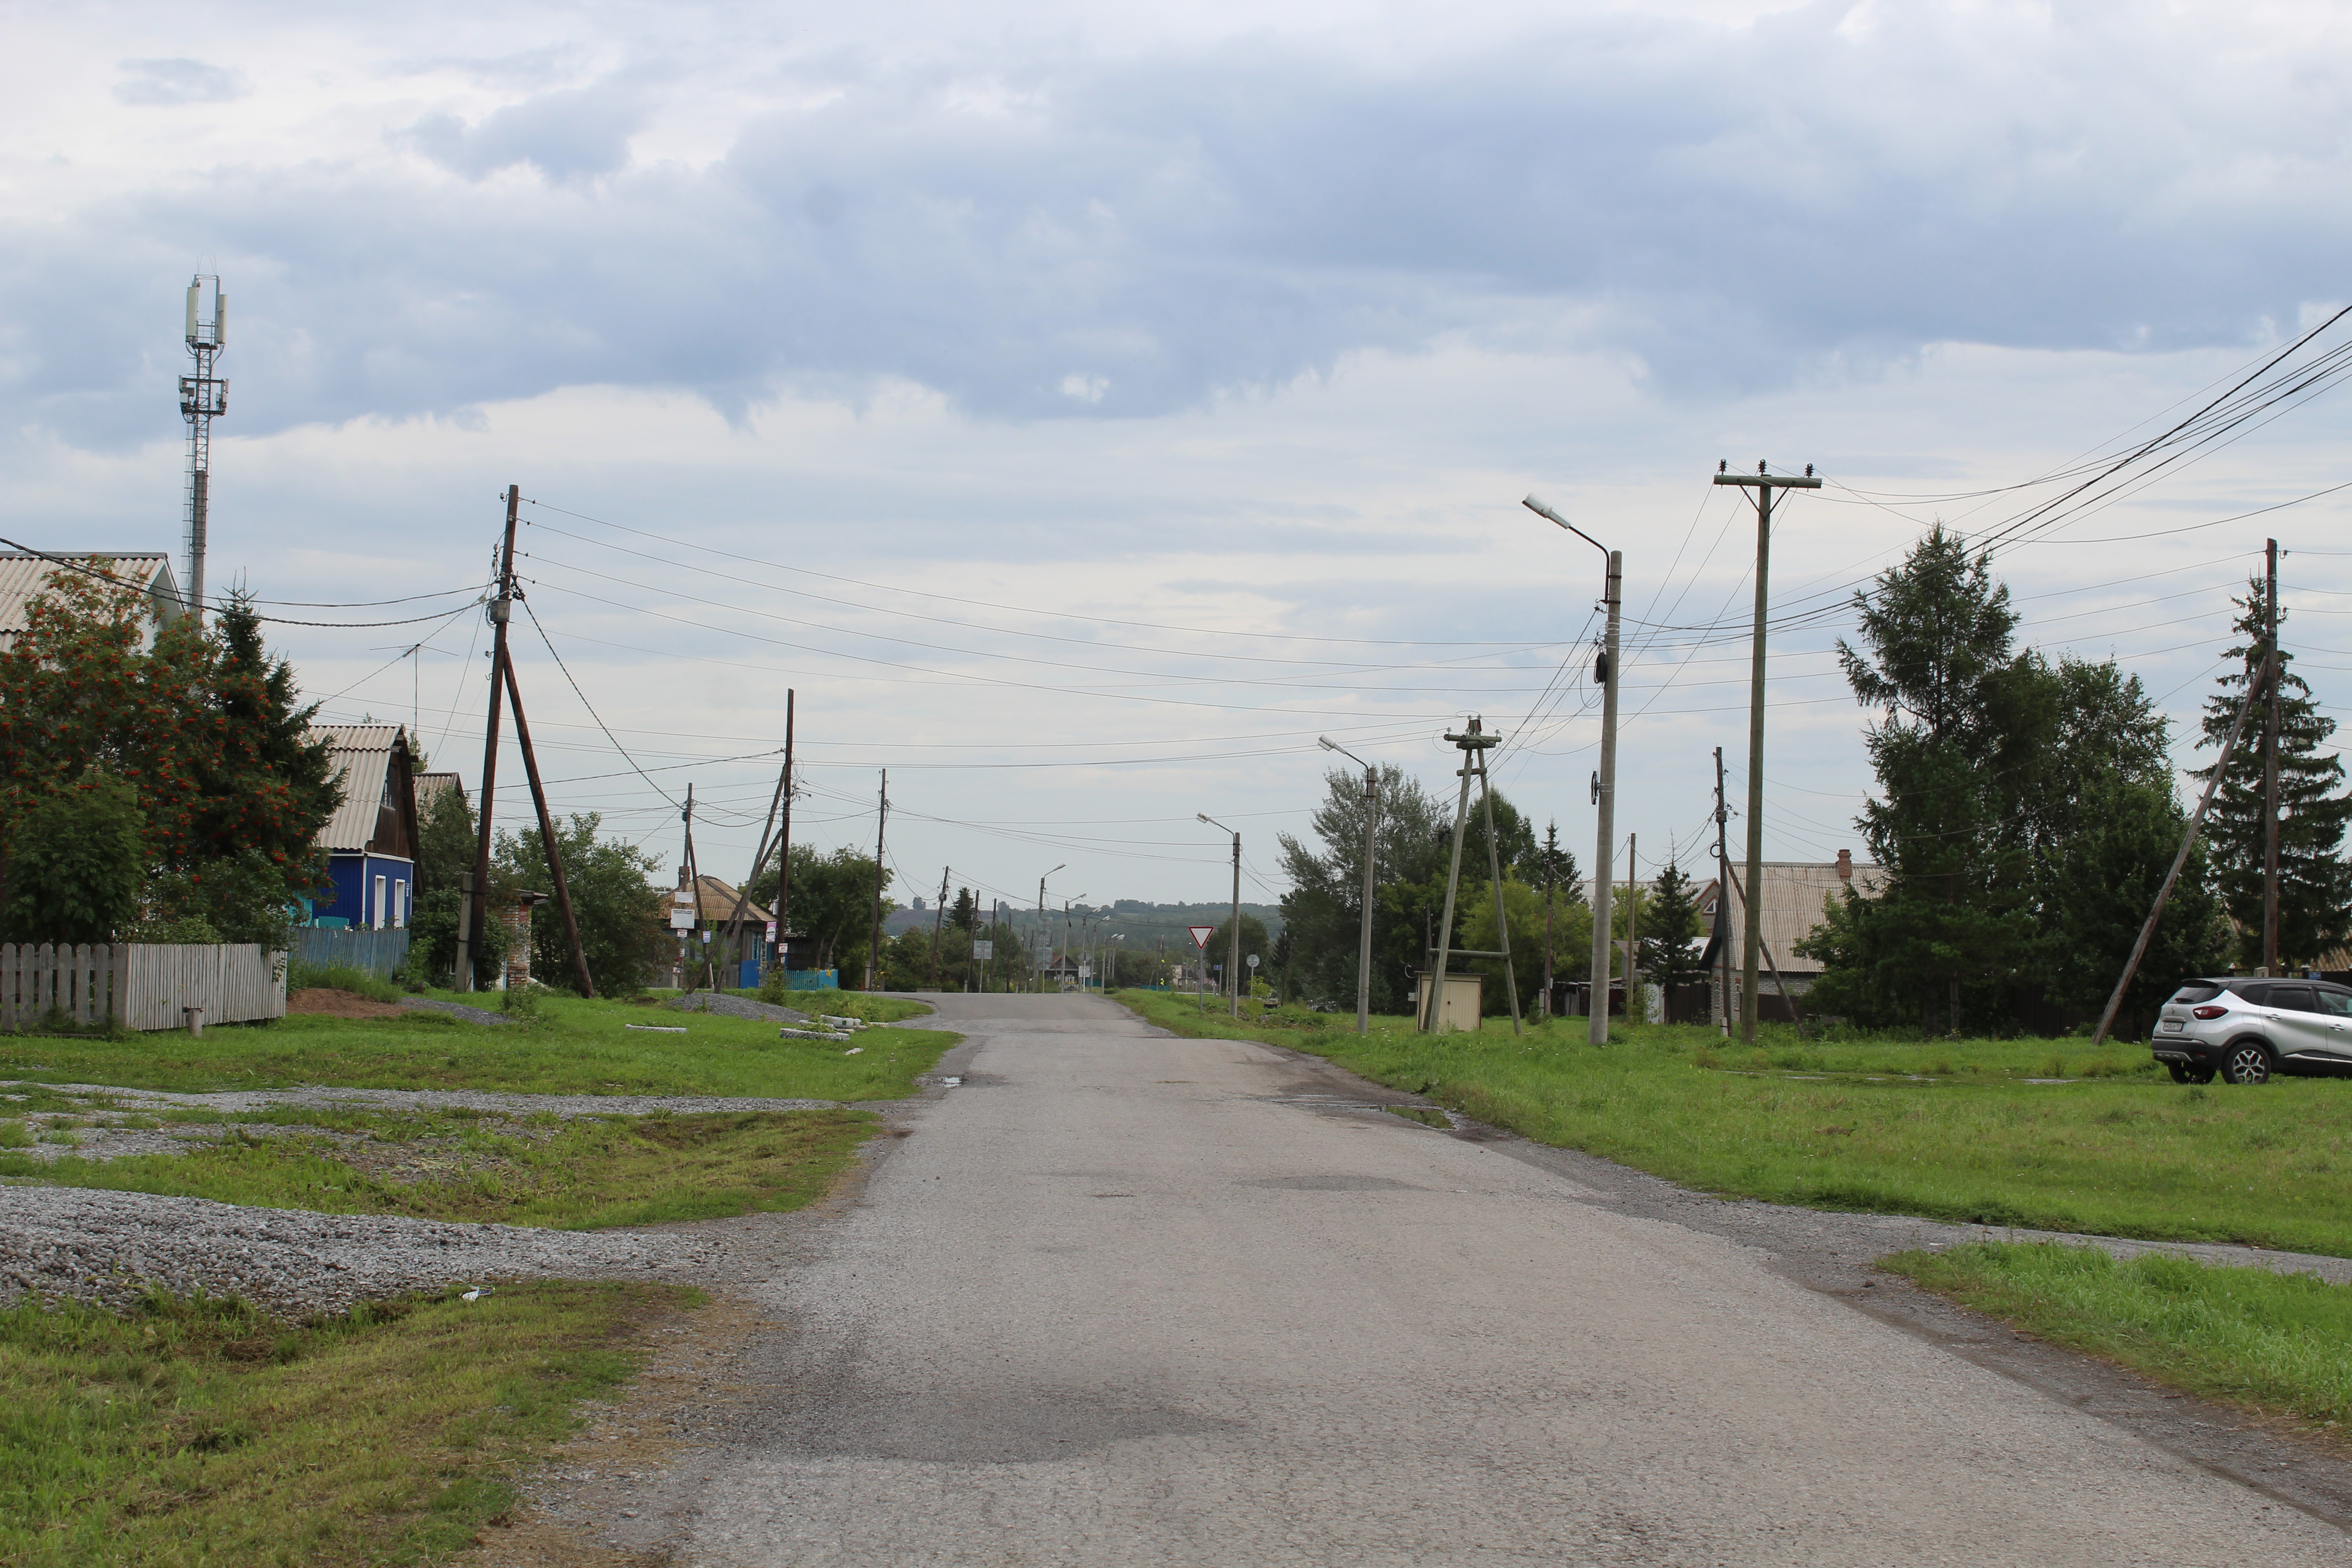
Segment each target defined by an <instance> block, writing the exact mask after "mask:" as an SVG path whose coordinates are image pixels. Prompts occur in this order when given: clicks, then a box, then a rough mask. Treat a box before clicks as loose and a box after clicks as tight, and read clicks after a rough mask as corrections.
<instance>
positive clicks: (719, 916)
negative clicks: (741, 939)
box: [678, 871, 776, 926]
mask: <svg viewBox="0 0 2352 1568" xmlns="http://www.w3.org/2000/svg"><path fill="white" fill-rule="evenodd" d="M685 885H686V884H685V882H684V881H682V880H681V881H680V882H679V883H678V886H680V887H684V886H685ZM696 891H697V892H698V894H699V895H700V898H699V900H698V902H699V904H700V906H701V912H702V920H703V923H704V924H706V925H709V924H712V923H715V922H718V921H725V920H728V919H730V918H731V917H732V916H733V915H734V913H735V895H736V888H735V885H734V884H733V883H731V882H722V881H720V880H719V879H718V878H716V877H714V876H712V875H710V874H709V872H708V871H706V872H704V873H703V874H702V877H701V879H700V883H699V886H698V888H697V889H696ZM743 918H744V920H745V921H749V922H750V923H751V924H753V925H759V926H764V925H766V924H767V923H768V922H769V921H772V920H774V919H775V918H776V917H775V915H774V913H773V912H772V910H769V909H767V908H766V906H764V905H761V904H757V903H753V902H752V901H751V900H749V899H746V900H744V901H743Z"/></svg>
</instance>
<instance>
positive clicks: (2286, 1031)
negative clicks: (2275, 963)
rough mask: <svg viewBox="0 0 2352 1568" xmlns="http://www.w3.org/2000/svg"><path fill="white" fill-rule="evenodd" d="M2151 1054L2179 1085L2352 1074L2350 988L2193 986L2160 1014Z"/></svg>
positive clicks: (2273, 983) (2257, 982)
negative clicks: (2217, 1079)
mask: <svg viewBox="0 0 2352 1568" xmlns="http://www.w3.org/2000/svg"><path fill="white" fill-rule="evenodd" d="M2148 1048H2149V1049H2150V1050H2152V1051H2153V1052H2154V1053H2155V1054H2156V1059H2157V1060H2158V1061H2160V1062H2162V1063H2163V1064H2164V1065H2165V1067H2166V1068H2168V1069H2170V1071H2171V1073H2172V1081H2173V1082H2175V1083H2210V1082H2212V1081H2213V1079H2214V1076H2215V1075H2216V1074H2219V1075H2220V1076H2221V1078H2223V1079H2227V1080H2228V1081H2229V1082H2231V1083H2266V1082H2268V1081H2269V1080H2270V1078H2271V1075H2272V1074H2273V1073H2296V1074H2303V1075H2307V1076H2311V1077H2332V1076H2337V1075H2343V1074H2352V989H2347V988H2346V987H2344V986H2341V985H2336V984H2331V983H2330V982H2328V981H2325V980H2263V979H2249V978H2242V977H2240V976H2236V975H2230V976H2225V977H2223V978H2221V979H2219V980H2192V981H2190V982H2189V983H2188V984H2185V985H2183V986H2182V987H2181V988H2180V989H2179V990H2178V991H2176V992H2174V993H2173V994H2172V999H2171V1000H2170V1001H2168V1002H2167V1003H2166V1004H2165V1005H2164V1006H2163V1008H2162V1009H2161V1010H2160V1011H2159V1012H2158V1016H2157V1021H2156V1032H2155V1034H2154V1035H2152V1036H2151V1037H2149V1039H2148Z"/></svg>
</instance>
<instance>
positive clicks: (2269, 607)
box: [2263, 539, 2281, 974]
mask: <svg viewBox="0 0 2352 1568" xmlns="http://www.w3.org/2000/svg"><path fill="white" fill-rule="evenodd" d="M2263 620H2264V626H2263V658H2265V659H2266V660H2268V661H2269V665H2270V668H2272V669H2273V671H2275V670H2276V669H2277V668H2279V666H2280V662H2281V661H2280V659H2279V635H2278V625H2279V603H2278V541H2277V540H2275V539H2273V540H2269V541H2266V542H2265V543H2264V545H2263ZM2279 685H2280V682H2279V681H2278V680H2277V679H2273V680H2272V681H2271V693H2270V701H2269V703H2268V704H2267V705H2266V706H2265V708H2264V712H2265V713H2266V714H2267V715H2268V722H2266V723H2265V724H2264V725H2263V973H2264V974H2276V973H2278V972H2279V757H2278V754H2279Z"/></svg>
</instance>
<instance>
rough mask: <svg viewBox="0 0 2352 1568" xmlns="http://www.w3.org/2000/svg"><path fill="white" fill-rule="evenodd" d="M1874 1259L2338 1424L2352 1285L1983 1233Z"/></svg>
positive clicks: (1983, 1302)
mask: <svg viewBox="0 0 2352 1568" xmlns="http://www.w3.org/2000/svg"><path fill="white" fill-rule="evenodd" d="M1880 1267H1882V1268H1887V1269H1890V1270H1892V1271H1893V1272H1895V1273H1898V1274H1903V1275H1906V1276H1908V1277H1909V1278H1911V1279H1916V1280H1917V1281H1918V1282H1919V1283H1920V1284H1921V1285H1924V1286H1926V1287H1927V1289H1931V1290H1934V1291H1937V1292H1938V1293H1939V1294H1942V1295H1945V1296H1948V1297H1950V1298H1952V1299H1953V1300H1957V1301H1959V1302H1961V1303H1962V1304H1963V1305H1966V1306H1969V1307H1972V1308H1975V1309H1976V1310H1979V1311H1980V1312H1987V1313H1990V1314H1991V1315H1992V1316H1994V1317H1997V1318H2000V1319H2003V1320H2005V1321H2009V1322H2011V1323H2014V1324H2016V1325H2017V1326H2018V1327H2020V1328H2022V1329H2025V1330H2027V1331H2031V1332H2032V1333H2034V1334H2037V1335H2040V1336H2041V1337H2042V1338H2043V1339H2047V1340H2051V1341H2053V1342H2056V1343H2059V1344H2063V1345H2068V1346H2071V1347H2073V1348H2074V1349H2075V1350H2081V1351H2088V1352H2092V1353H2093V1354H2095V1355H2101V1356H2105V1357H2106V1358H2108V1359H2109V1360H2111V1361H2116V1362H2119V1363H2122V1364H2123V1365H2125V1366H2127V1367H2130V1368H2132V1369H2133V1370H2134V1371H2137V1372H2140V1373H2146V1374H2147V1375H2148V1376H2149V1377H2152V1378H2154V1379H2156V1380H2157V1381H2158V1382H2160V1383H2165V1384H2170V1385H2171V1386H2173V1387H2175V1388H2179V1389H2180V1390H2182V1391H2183V1392H2185V1393H2189V1394H2198V1395H2200V1397H2203V1398H2207V1399H2220V1400H2225V1401H2228V1402H2230V1403H2231V1404H2236V1405H2244V1406H2247V1407H2249V1408H2252V1409H2254V1410H2257V1411H2260V1412H2263V1414H2267V1415H2290V1416H2293V1417H2294V1418H2295V1419H2297V1420H2300V1421H2303V1422H2305V1423H2308V1424H2310V1425H2313V1426H2320V1427H2341V1426H2346V1425H2347V1424H2352V1287H2346V1286H2342V1285H2330V1284H2327V1283H2326V1282H2324V1281H2322V1280H2319V1279H2315V1278H2313V1277H2312V1276H2310V1275H2308V1274H2284V1275H2283V1274H2274V1273H2273V1272H2271V1271H2270V1270H2269V1269H2267V1268H2216V1267H2210V1266H2208V1265H2205V1264H2200V1263H2199V1262H2197V1261H2196V1260H2195V1259H2193V1258H2168V1257H2165V1256H2163V1255H2161V1254H2154V1253H2151V1254H2148V1255H2147V1256H2144V1257H2140V1258H2133V1259H2132V1260H2131V1261H2129V1262H2127V1263H2118V1262H2116V1260H2115V1259H2114V1258H2110V1257H2108V1256H2107V1254H2106V1253H2105V1252H2102V1251H2100V1250H2099V1249H2098V1248H2096V1247H2066V1246H2061V1245H2057V1244H2054V1243H2042V1244H2038V1245H2021V1244H2011V1243H2000V1242H1996V1243H1989V1244H1986V1245H1982V1246H1969V1247H1954V1248H1952V1249H1951V1250H1949V1251H1946V1252H1906V1253H1902V1254H1899V1255H1897V1256H1895V1257H1894V1258H1887V1259H1885V1261H1884V1262H1883V1263H1882V1264H1881V1265H1880Z"/></svg>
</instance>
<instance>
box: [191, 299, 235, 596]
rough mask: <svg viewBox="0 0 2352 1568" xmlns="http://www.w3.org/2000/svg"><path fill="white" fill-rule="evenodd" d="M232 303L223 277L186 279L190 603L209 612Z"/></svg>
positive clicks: (225, 405) (225, 407)
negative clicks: (220, 362) (218, 433)
mask: <svg viewBox="0 0 2352 1568" xmlns="http://www.w3.org/2000/svg"><path fill="white" fill-rule="evenodd" d="M207 283H209V284H211V285H212V296H213V298H212V307H213V309H212V319H211V320H210V321H206V320H205V315H204V303H205V299H204V295H205V284H207ZM227 317H228V303H227V301H226V300H225V299H224V298H223V297H222V294H221V286H220V279H218V278H216V277H214V276H212V275H211V274H209V273H198V274H197V275H196V276H195V277H194V278H193V279H190V280H189V282H188V323H187V326H188V330H187V339H188V354H189V357H190V358H192V359H194V361H195V362H196V373H195V374H194V375H184V376H182V377H181V378H180V413H181V416H183V417H184V418H185V419H186V420H187V422H188V509H187V518H188V589H187V593H188V609H189V612H190V613H191V614H193V615H195V616H202V615H203V614H204V612H205V522H206V513H207V512H208V511H209V510H211V504H212V467H213V421H214V420H215V419H216V418H218V417H219V416H222V415H224V414H226V413H227V412H228V383H227V382H226V381H224V380H222V379H221V378H220V377H219V376H217V375H215V374H213V365H214V362H215V361H216V360H217V359H219V357H220V352H221V344H222V342H223V331H222V330H223V328H224V327H225V326H226V324H227Z"/></svg>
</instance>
